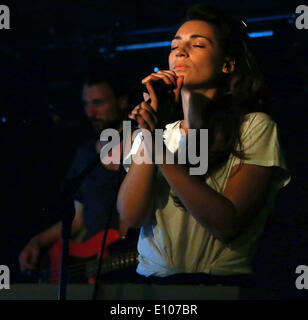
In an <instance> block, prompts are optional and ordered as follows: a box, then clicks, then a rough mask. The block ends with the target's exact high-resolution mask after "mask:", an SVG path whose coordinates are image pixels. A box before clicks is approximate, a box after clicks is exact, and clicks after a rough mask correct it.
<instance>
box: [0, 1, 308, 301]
mask: <svg viewBox="0 0 308 320" xmlns="http://www.w3.org/2000/svg"><path fill="white" fill-rule="evenodd" d="M195 2H199V1H184V0H178V1H166V0H162V1H119V0H113V1H100V0H79V1H73V0H66V1H63V0H62V1H59V0H40V1H38V0H36V1H35V0H31V1H30V0H28V1H23V2H19V3H11V2H5V1H4V2H2V4H7V5H8V6H9V7H10V10H11V29H10V30H0V37H1V39H0V68H1V69H0V131H1V173H0V176H1V186H2V189H3V191H2V192H1V195H2V196H3V199H2V201H1V204H2V206H1V209H2V210H1V230H0V231H1V232H0V235H1V239H0V240H1V242H0V264H5V265H8V266H9V267H10V269H11V281H12V282H26V281H28V279H27V278H26V277H25V276H24V275H22V274H20V272H19V266H18V260H17V258H18V254H19V253H20V251H21V250H22V248H23V247H24V246H25V244H26V243H27V241H28V240H29V239H30V237H31V236H33V235H34V234H36V233H37V232H38V231H39V230H41V228H44V227H46V226H48V225H49V224H50V223H52V222H53V221H55V220H56V218H57V217H56V216H54V215H53V214H51V213H46V211H44V210H43V208H46V207H48V205H49V204H50V203H51V202H52V200H53V199H54V197H55V194H56V193H57V191H58V189H59V183H60V181H61V179H62V178H63V177H64V175H65V172H66V170H67V169H68V166H69V164H70V162H71V160H72V157H73V155H74V151H75V150H76V147H77V146H78V145H79V144H80V143H81V142H82V141H84V140H85V139H86V138H87V137H88V136H89V134H90V130H89V127H88V124H87V122H86V119H85V117H84V114H83V107H82V104H81V101H80V96H81V77H82V74H83V72H84V71H85V70H89V69H97V68H102V70H107V71H109V72H112V74H113V75H114V76H115V77H116V78H117V79H118V81H119V82H120V84H121V85H122V86H123V87H124V88H125V89H126V90H127V91H128V92H129V95H130V105H129V108H130V109H132V108H133V107H134V105H135V104H136V103H137V102H138V101H140V99H141V93H140V92H139V91H138V90H137V89H136V87H137V84H138V83H140V80H141V79H142V78H143V77H145V76H146V75H148V74H149V73H151V72H153V68H154V67H156V66H157V67H159V68H160V69H164V68H167V57H168V52H169V50H168V47H162V48H155V49H143V50H132V51H121V52H120V51H117V50H116V49H115V48H116V46H119V45H124V44H135V43H148V42H157V41H165V40H170V39H171V37H172V35H173V34H174V32H175V31H176V26H177V24H178V23H179V21H180V20H181V19H182V18H183V16H184V12H185V10H186V8H187V7H188V6H189V5H191V4H193V3H195ZM216 3H217V4H220V5H222V6H223V7H224V8H226V9H228V10H230V11H231V12H233V13H235V14H237V15H239V16H241V17H242V18H243V19H244V20H246V21H249V20H248V19H250V22H248V27H249V30H250V31H261V30H273V31H274V36H272V37H265V38H256V39H254V40H253V41H252V45H253V49H254V51H255V52H256V54H257V56H258V58H259V61H260V64H261V66H262V68H263V69H264V71H265V73H266V75H267V77H268V79H269V80H270V83H271V85H272V87H273V90H274V93H275V102H274V110H275V116H276V121H277V122H278V125H279V129H280V134H281V141H282V145H283V148H284V151H285V154H286V157H287V160H288V165H289V167H290V170H291V172H292V181H291V183H290V184H289V185H288V186H287V187H286V188H284V189H283V190H282V191H281V194H280V197H279V199H278V201H277V206H276V208H275V212H274V214H273V216H272V217H271V218H270V219H269V221H268V224H267V227H266V229H265V232H264V234H263V236H262V238H261V240H260V246H259V250H258V253H257V256H256V259H255V269H256V272H257V275H258V277H259V279H260V284H262V285H263V286H264V287H266V286H270V287H275V288H278V289H279V292H281V296H283V297H285V296H287V297H289V296H292V297H293V296H294V297H297V296H298V295H299V294H300V293H301V294H302V292H299V291H297V290H296V289H295V286H294V282H295V279H296V277H297V275H296V274H295V268H296V266H297V265H300V264H304V265H308V210H307V201H306V199H307V195H308V187H307V181H306V180H307V177H308V175H307V165H306V161H307V160H306V159H307V156H308V152H307V136H308V129H307V128H308V126H307V111H306V108H307V75H308V70H307V69H308V67H307V58H305V57H306V56H307V39H308V37H307V36H308V30H305V29H302V30H298V29H296V27H295V18H296V17H295V14H294V13H295V9H296V7H297V5H299V4H305V1H278V0H277V1H276V0H272V1H271V0H267V1H266V0H259V1H248V0H237V1H234V0H233V1H227V0H220V1H216ZM306 4H307V3H306ZM292 15H293V16H292ZM255 17H263V18H264V17H270V18H269V19H268V20H265V21H264V19H263V21H259V22H258V21H253V20H252V19H251V18H255ZM277 17H278V18H277ZM279 17H280V18H279ZM102 48H104V52H102Z"/></svg>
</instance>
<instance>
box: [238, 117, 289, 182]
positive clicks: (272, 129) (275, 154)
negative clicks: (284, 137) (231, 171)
mask: <svg viewBox="0 0 308 320" xmlns="http://www.w3.org/2000/svg"><path fill="white" fill-rule="evenodd" d="M241 143H242V150H243V151H244V154H245V159H242V160H241V161H242V163H247V164H255V165H260V166H266V167H271V166H275V167H277V168H279V170H276V177H275V178H276V179H275V180H276V181H277V183H278V185H279V187H280V188H282V187H284V186H286V185H287V184H288V183H289V182H290V180H291V176H290V173H289V170H288V168H287V164H286V161H285V158H284V155H283V150H282V149H281V146H280V143H279V134H278V129H277V124H276V122H275V121H273V120H272V119H271V117H270V116H268V115H267V114H266V113H263V112H255V113H250V114H248V115H247V116H246V121H244V123H243V125H242V130H241ZM239 162H240V159H238V158H236V161H235V163H234V165H235V164H238V163H239Z"/></svg>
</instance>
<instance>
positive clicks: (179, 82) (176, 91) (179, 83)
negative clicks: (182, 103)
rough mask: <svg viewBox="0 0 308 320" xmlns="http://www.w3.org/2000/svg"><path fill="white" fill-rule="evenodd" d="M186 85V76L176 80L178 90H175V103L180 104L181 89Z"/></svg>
mask: <svg viewBox="0 0 308 320" xmlns="http://www.w3.org/2000/svg"><path fill="white" fill-rule="evenodd" d="M183 83H184V76H179V77H178V78H177V79H176V88H175V89H174V90H173V92H174V96H175V101H176V102H178V101H179V98H180V93H181V89H182V86H183Z"/></svg>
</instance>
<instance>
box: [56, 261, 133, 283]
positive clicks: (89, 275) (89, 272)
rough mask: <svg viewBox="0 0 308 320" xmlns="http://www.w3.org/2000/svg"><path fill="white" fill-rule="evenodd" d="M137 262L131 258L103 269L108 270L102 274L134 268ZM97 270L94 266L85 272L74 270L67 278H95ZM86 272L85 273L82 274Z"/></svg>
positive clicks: (57, 272)
mask: <svg viewBox="0 0 308 320" xmlns="http://www.w3.org/2000/svg"><path fill="white" fill-rule="evenodd" d="M137 262H138V259H137V256H135V257H133V259H130V260H128V261H125V262H124V263H122V264H119V265H116V266H112V265H109V267H107V268H105V269H109V270H104V269H103V270H102V271H103V273H108V272H110V271H113V270H120V269H125V268H127V267H129V266H134V265H136V263H137ZM96 270H97V266H95V267H94V268H93V267H92V268H88V269H87V270H75V271H73V272H69V276H70V277H71V278H74V277H78V276H86V278H92V277H94V276H95V271H96ZM84 271H86V272H84ZM58 274H59V271H58V270H56V271H55V272H54V273H53V274H52V276H51V277H50V281H52V280H53V281H55V280H58V277H57V275H58Z"/></svg>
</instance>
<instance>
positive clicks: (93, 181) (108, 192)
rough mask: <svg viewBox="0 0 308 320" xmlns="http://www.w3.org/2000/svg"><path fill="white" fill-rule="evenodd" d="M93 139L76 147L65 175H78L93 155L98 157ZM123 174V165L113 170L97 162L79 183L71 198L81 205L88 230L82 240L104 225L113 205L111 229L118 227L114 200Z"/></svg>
mask: <svg viewBox="0 0 308 320" xmlns="http://www.w3.org/2000/svg"><path fill="white" fill-rule="evenodd" d="M96 141H97V140H96V139H91V140H89V141H88V142H86V143H84V144H83V145H82V146H80V147H79V148H78V150H77V152H76V154H75V157H74V160H73V163H72V165H71V168H70V170H69V172H68V178H72V177H74V176H76V175H78V174H79V173H80V172H82V171H83V170H84V169H85V168H86V167H87V166H89V164H91V162H92V161H93V160H94V159H95V157H99V154H98V153H97V152H96V149H95V144H96ZM125 174H126V172H125V170H124V168H123V166H122V165H120V167H119V170H117V171H114V170H108V169H106V167H105V166H104V165H103V164H102V163H101V162H99V164H98V165H97V166H95V167H94V169H93V170H92V171H90V172H89V174H88V175H87V176H86V178H85V179H84V180H83V182H82V183H81V186H80V188H79V190H78V191H77V193H76V194H75V197H74V198H75V199H76V200H78V201H79V202H81V203H82V204H83V206H84V211H83V221H84V225H85V227H86V229H87V235H86V238H85V239H84V241H85V240H88V239H90V238H91V237H93V236H94V235H95V234H97V233H98V232H100V231H101V230H103V229H105V228H106V224H107V221H108V216H109V214H110V211H111V208H112V206H114V208H113V213H112V221H111V225H110V228H114V229H118V226H119V214H118V212H117V209H116V203H113V202H116V199H117V198H116V194H117V192H118V190H119V187H120V185H121V183H122V181H123V179H124V177H125Z"/></svg>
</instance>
